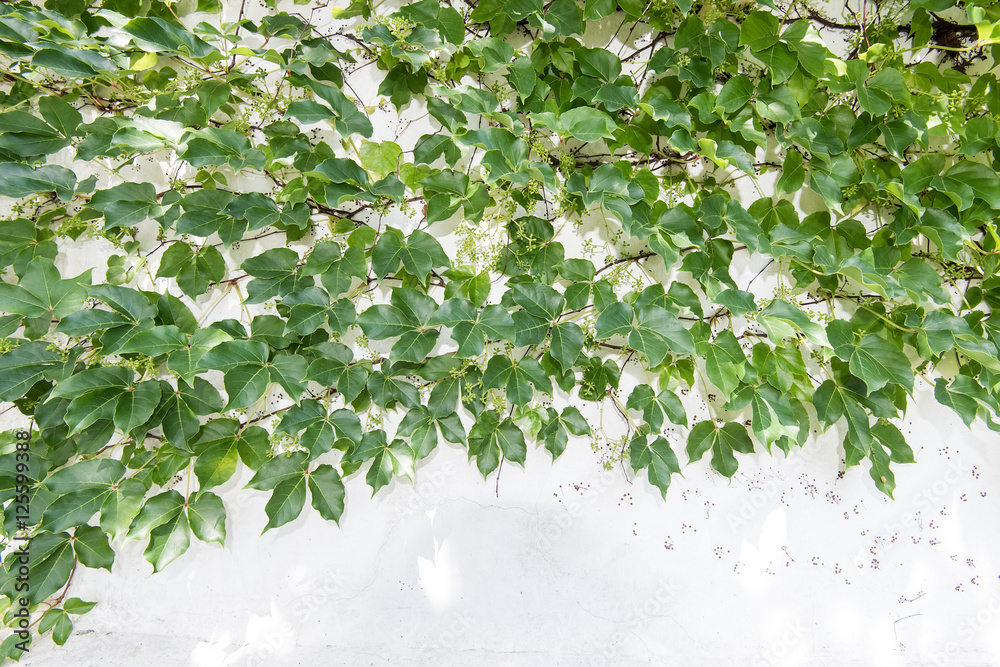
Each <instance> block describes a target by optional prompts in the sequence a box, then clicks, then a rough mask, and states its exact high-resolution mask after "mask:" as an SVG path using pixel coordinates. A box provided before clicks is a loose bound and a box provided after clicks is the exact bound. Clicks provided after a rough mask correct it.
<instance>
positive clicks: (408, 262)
mask: <svg viewBox="0 0 1000 667" xmlns="http://www.w3.org/2000/svg"><path fill="white" fill-rule="evenodd" d="M400 264H402V265H403V268H405V269H406V272H407V273H409V274H411V275H414V276H416V277H417V278H418V279H420V280H421V281H426V280H427V275H428V274H429V273H430V272H431V271H432V270H433V269H435V268H441V267H446V266H448V265H449V264H450V262H449V260H448V256H447V255H446V254H445V252H444V249H443V248H442V247H441V244H440V243H438V241H437V239H435V238H434V237H433V236H431V235H430V234H428V233H427V232H424V231H421V230H419V229H418V230H414V231H413V232H412V233H411V234H410V235H409V236H408V237H404V236H403V232H401V231H400V230H398V229H396V228H395V227H388V228H386V230H385V231H384V232H383V233H382V236H380V237H379V240H378V241H376V242H375V245H374V246H373V247H372V270H373V271H375V273H376V275H378V276H379V277H384V276H385V275H387V274H389V273H392V272H395V271H397V270H399V267H400Z"/></svg>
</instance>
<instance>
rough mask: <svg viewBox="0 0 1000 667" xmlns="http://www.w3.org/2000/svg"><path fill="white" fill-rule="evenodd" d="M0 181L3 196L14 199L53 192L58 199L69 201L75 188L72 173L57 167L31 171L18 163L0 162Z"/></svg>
mask: <svg viewBox="0 0 1000 667" xmlns="http://www.w3.org/2000/svg"><path fill="white" fill-rule="evenodd" d="M0 180H2V181H3V187H4V195H5V196H7V197H13V198H15V199H19V198H21V197H28V196H31V195H36V194H44V193H48V192H54V193H55V194H56V196H57V197H59V199H61V200H63V201H69V200H70V199H72V198H73V191H74V189H75V188H76V176H75V175H74V174H73V172H72V171H70V170H69V169H67V168H65V167H59V166H57V165H45V166H42V167H38V168H35V169H32V168H31V167H29V166H28V165H26V164H21V163H19V162H0Z"/></svg>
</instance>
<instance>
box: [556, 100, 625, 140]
mask: <svg viewBox="0 0 1000 667" xmlns="http://www.w3.org/2000/svg"><path fill="white" fill-rule="evenodd" d="M559 122H560V124H561V125H562V127H563V128H564V129H565V131H566V132H567V133H569V135H570V136H572V137H574V138H576V139H579V140H580V141H584V142H588V143H589V142H594V141H600V140H601V139H613V138H614V134H613V132H614V130H615V128H616V127H617V124H616V123H615V121H614V120H613V119H612V118H611V116H609V115H608V114H606V113H604V112H603V111H598V110H597V109H592V108H590V107H577V108H576V109H570V110H569V111H567V112H565V113H563V114H562V115H561V116H560V117H559Z"/></svg>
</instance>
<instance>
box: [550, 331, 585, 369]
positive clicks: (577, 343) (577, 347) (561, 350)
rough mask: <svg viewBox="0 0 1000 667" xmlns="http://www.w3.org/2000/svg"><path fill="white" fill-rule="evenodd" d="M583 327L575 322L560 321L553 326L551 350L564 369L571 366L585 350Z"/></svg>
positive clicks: (553, 356)
mask: <svg viewBox="0 0 1000 667" xmlns="http://www.w3.org/2000/svg"><path fill="white" fill-rule="evenodd" d="M583 342H584V339H583V329H581V328H580V326H579V325H578V324H575V323H573V322H560V323H559V324H557V325H555V326H554V327H552V344H551V346H550V347H549V352H550V354H552V358H553V359H555V360H556V361H558V362H559V365H560V366H561V367H562V368H563V369H569V368H571V367H572V366H573V365H574V364H575V363H576V360H577V358H578V357H579V356H580V352H582V351H583Z"/></svg>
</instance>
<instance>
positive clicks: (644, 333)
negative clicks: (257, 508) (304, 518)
mask: <svg viewBox="0 0 1000 667" xmlns="http://www.w3.org/2000/svg"><path fill="white" fill-rule="evenodd" d="M299 4H304V5H309V6H307V7H300V6H291V7H278V6H276V4H275V2H274V0H268V1H267V2H266V3H265V5H266V6H263V5H262V6H260V7H257V6H251V3H247V2H246V1H244V2H242V3H241V4H240V5H239V6H238V12H235V11H234V12H230V13H227V12H225V11H223V9H224V8H223V7H222V6H221V4H220V3H219V1H218V0H197V1H196V2H195V1H193V0H185V1H177V2H174V1H171V0H167V1H164V0H145V1H143V2H140V1H139V0H72V1H67V0H45V1H44V2H42V1H41V0H37V1H35V2H29V1H27V0H19V1H17V2H7V3H3V4H2V5H0V60H2V61H3V65H4V71H5V74H4V75H3V83H2V85H0V107H2V112H0V184H2V193H0V194H3V195H4V196H5V197H7V198H8V199H6V200H5V210H4V217H3V220H2V221H0V266H2V267H4V269H3V270H4V273H3V281H2V282H0V336H2V340H0V400H3V401H6V402H9V403H11V404H12V405H11V406H10V407H8V408H7V410H5V413H7V414H8V415H13V414H14V413H13V412H11V411H12V410H14V409H16V410H17V411H18V413H20V415H21V418H22V419H21V424H22V426H21V427H20V428H18V429H14V430H10V431H5V432H3V433H2V434H0V462H2V465H0V499H2V501H3V502H4V513H3V525H2V530H0V541H2V544H3V549H4V552H5V555H10V554H12V553H13V551H14V549H15V548H16V547H18V546H19V545H20V544H21V543H22V542H26V541H28V542H30V545H31V554H32V555H31V575H30V581H29V582H28V583H29V584H30V586H27V587H22V586H21V584H20V583H19V582H20V581H21V580H19V570H18V565H17V559H16V558H6V557H5V559H4V566H3V570H2V575H0V595H2V596H3V597H2V598H0V601H2V604H3V605H4V607H5V608H4V623H5V625H6V626H7V627H8V628H11V629H12V630H13V633H12V634H11V635H9V636H8V637H7V638H6V639H5V640H4V641H3V643H2V645H0V654H2V655H3V656H4V658H11V659H17V658H19V657H20V656H21V655H22V654H23V653H24V651H26V650H28V646H29V643H30V641H31V639H30V638H31V633H32V632H35V633H36V634H44V633H48V632H51V634H52V638H53V640H54V641H55V642H56V643H57V644H63V643H64V642H66V641H67V639H68V637H69V636H70V634H71V632H72V628H73V621H72V616H74V615H78V614H82V613H85V612H87V611H89V610H90V609H91V608H92V607H93V605H94V603H90V602H84V601H81V600H79V599H77V598H72V597H67V594H68V591H69V589H70V584H71V581H72V578H73V575H74V573H75V572H76V570H77V568H78V567H79V566H80V565H82V566H84V567H89V568H106V569H108V570H110V569H111V566H112V564H113V562H114V559H115V551H114V548H113V547H112V544H114V543H115V542H116V541H117V540H131V539H135V540H141V541H143V542H145V543H146V545H147V546H146V549H145V557H146V559H147V560H148V561H149V562H150V563H151V564H152V566H153V569H154V571H159V570H161V569H163V568H164V567H165V566H166V565H168V564H169V563H171V562H172V561H174V560H175V559H177V558H178V557H180V556H181V555H182V554H183V553H184V552H185V551H186V550H187V549H188V547H189V545H190V542H191V536H192V535H193V536H194V537H195V538H197V539H199V540H202V541H206V542H217V543H220V544H224V542H225V537H226V525H225V522H226V508H225V503H223V500H222V498H221V497H220V495H218V494H217V493H215V492H214V491H213V490H215V491H217V490H218V488H217V487H219V486H220V485H223V484H225V483H227V482H228V481H229V480H231V479H233V478H234V477H236V476H238V475H239V474H241V473H240V471H241V470H243V472H246V471H247V470H249V472H248V473H246V474H247V475H248V476H250V481H249V484H247V487H248V488H249V489H252V490H253V491H254V492H267V493H269V494H270V496H269V500H268V502H267V505H266V508H265V511H266V517H267V523H266V527H265V530H269V529H271V528H275V527H278V526H281V525H284V524H287V523H289V522H291V521H293V520H295V519H296V518H297V517H298V516H299V515H300V514H301V512H302V511H303V509H304V507H305V504H306V502H307V501H308V502H309V504H310V505H311V507H312V508H313V509H314V510H315V511H317V512H318V513H319V514H320V515H321V516H322V517H323V518H325V519H328V520H332V521H339V519H340V518H341V516H342V514H343V512H344V511H345V496H346V489H345V485H344V478H347V477H351V476H354V475H359V476H360V475H364V479H365V481H366V482H367V484H368V485H369V486H370V487H371V489H372V490H373V492H378V491H379V490H381V489H383V488H384V487H386V486H388V485H390V484H392V483H393V480H395V479H396V478H400V477H401V478H410V479H412V478H413V476H414V474H415V472H414V471H415V469H416V468H417V467H419V463H420V462H421V461H422V460H423V459H425V458H427V457H428V456H429V455H430V454H431V453H432V452H433V451H434V450H435V449H436V448H437V447H439V446H457V447H460V448H463V449H465V450H466V451H467V452H468V455H469V458H470V460H473V459H474V460H475V463H476V466H477V468H478V469H479V471H480V472H481V473H482V474H483V475H484V476H489V475H491V474H494V473H496V474H497V475H498V476H499V468H500V466H501V464H502V462H503V461H504V460H507V461H508V462H510V463H517V464H522V465H523V464H524V462H525V457H526V453H527V447H528V445H529V443H538V444H541V445H542V446H543V447H544V448H545V449H546V450H547V451H548V452H549V453H550V454H551V456H552V457H553V458H558V457H559V456H560V455H561V454H562V452H563V451H564V450H565V448H566V447H567V446H569V443H570V441H571V439H575V438H581V439H587V440H586V441H587V442H589V443H590V444H591V446H592V447H593V448H594V450H595V452H596V453H597V455H598V457H599V459H600V460H601V463H602V464H603V465H604V466H605V467H608V468H613V467H616V466H619V465H620V466H622V468H623V470H624V468H625V466H626V465H627V466H628V467H629V468H630V469H631V474H636V475H638V474H643V473H644V474H645V475H646V477H647V478H648V480H649V483H650V484H652V485H653V486H655V487H656V488H657V489H658V490H659V491H660V492H661V493H662V494H664V495H665V494H666V493H667V491H668V488H669V486H670V480H671V478H672V476H673V475H674V474H676V473H679V472H680V470H681V466H680V461H679V458H678V452H677V451H675V449H676V447H677V446H678V444H679V442H683V443H684V451H683V453H684V454H686V456H687V459H688V460H689V461H698V460H700V459H703V458H704V457H705V455H706V454H710V465H711V467H712V468H713V469H714V470H715V471H717V472H718V473H719V474H721V475H724V476H726V477H732V476H733V474H734V473H735V472H736V470H737V468H738V466H739V457H738V456H737V454H740V455H743V456H748V455H752V454H753V453H754V452H756V451H758V450H760V449H761V448H763V449H766V450H768V452H771V451H772V448H774V447H776V448H777V449H780V450H781V451H782V452H783V453H784V454H788V453H790V452H791V451H792V450H794V449H796V448H798V447H801V446H802V445H803V444H804V443H805V442H806V440H807V438H808V437H809V435H810V433H811V431H812V430H813V429H814V428H818V429H820V430H822V431H826V430H827V429H829V428H830V427H831V426H834V425H840V426H841V429H842V430H840V433H842V434H843V440H842V447H843V456H844V460H845V465H846V467H848V468H850V467H853V466H856V465H860V464H862V462H864V463H865V465H866V466H867V467H868V469H869V474H870V476H871V478H872V480H873V482H874V484H875V486H876V487H878V488H879V489H880V490H881V491H882V492H884V493H885V494H887V495H889V496H890V497H891V495H892V493H893V490H894V488H895V478H894V474H893V470H892V467H891V464H902V463H910V462H913V460H914V457H913V452H912V450H911V448H910V447H909V445H908V444H907V443H906V441H905V439H904V437H903V434H902V433H901V431H900V430H899V428H898V427H897V426H896V422H898V420H899V419H900V418H901V417H902V416H903V415H904V413H905V411H906V409H907V407H908V405H909V402H910V400H911V397H912V395H913V394H914V393H915V392H917V391H921V390H926V391H933V393H934V396H935V398H936V399H937V400H938V401H939V402H941V403H942V404H944V405H947V406H949V407H950V408H952V409H954V410H955V411H956V412H957V413H958V414H959V415H960V416H961V418H962V419H963V420H964V421H965V423H966V424H970V425H971V424H972V422H974V421H976V420H982V421H983V422H985V423H986V424H987V425H988V426H989V427H990V428H992V429H994V430H1000V425H998V423H997V422H996V421H995V418H996V417H997V416H998V413H1000V403H998V400H1000V393H998V392H1000V351H998V346H1000V315H997V314H995V313H994V311H993V308H994V307H995V305H996V304H997V303H998V302H1000V278H998V277H997V268H998V266H1000V260H998V255H1000V237H998V234H997V229H996V219H997V215H998V211H1000V177H998V176H997V165H998V158H1000V152H998V151H1000V147H998V144H997V136H998V135H1000V126H998V123H1000V84H998V82H997V78H996V75H995V68H996V64H997V55H998V54H997V46H998V44H1000V12H998V10H997V8H996V6H994V5H989V4H985V3H981V2H978V0H973V1H965V2H964V3H962V4H961V5H960V6H957V5H956V3H955V2H954V0H919V1H917V2H908V3H904V2H887V3H880V4H869V3H867V2H865V3H862V4H861V6H860V7H859V8H858V9H857V10H855V9H854V8H852V7H851V6H848V7H846V8H845V10H844V14H843V16H829V15H827V14H826V13H825V10H824V9H821V8H819V7H816V6H814V5H813V3H811V2H808V1H804V0H793V1H792V2H791V3H790V4H787V5H781V6H778V5H775V4H774V3H772V2H771V1H770V0H761V1H760V2H758V3H756V4H755V3H753V2H747V1H745V0H738V1H736V2H732V1H730V0H706V1H701V0H698V1H693V0H655V1H654V2H652V3H651V4H648V6H647V3H646V2H644V1H640V0H587V1H586V2H585V3H584V2H578V1H577V0H553V1H552V2H544V3H543V2H542V0H507V1H501V0H482V1H481V2H478V3H471V2H467V1H466V0H444V2H439V1H438V0H420V1H419V2H414V3H409V4H406V5H404V6H402V7H399V8H398V9H389V8H386V7H383V5H382V3H380V2H379V3H373V2H370V0H351V2H350V4H349V5H347V6H339V7H334V8H332V9H331V7H330V6H329V3H326V2H314V3H308V2H303V3H299V2H297V1H296V5H299ZM848 4H849V5H850V3H848ZM229 9H235V8H229ZM227 17H228V18H227ZM232 18H235V20H233V21H231V20H229V19H232ZM838 53H842V54H844V55H845V56H846V57H841V56H840V55H838ZM372 81H376V82H377V84H378V87H377V90H374V91H373V90H371V89H370V87H369V86H368V84H370V83H371V82H372ZM386 119H391V120H389V121H387V120H386ZM386 125H391V127H386ZM73 267H75V268H73ZM918 378H919V380H918ZM921 383H922V384H923V388H921V386H920V385H921ZM695 397H700V398H701V399H703V400H704V401H705V407H704V409H705V412H706V413H707V414H703V413H701V411H700V409H698V408H692V405H693V399H694V398H695ZM680 434H682V435H680ZM26 441H30V452H29V451H28V449H29V448H28V446H27V445H25V444H24V442H26ZM444 443H449V444H448V445H444ZM831 446H834V445H833V444H831ZM180 480H183V481H184V484H183V485H180V484H177V483H178V482H179V481H180ZM498 483H499V482H498ZM175 484H176V488H175ZM182 489H183V491H182Z"/></svg>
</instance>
